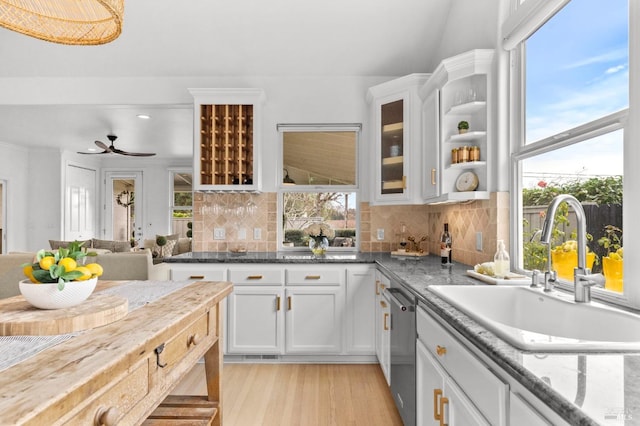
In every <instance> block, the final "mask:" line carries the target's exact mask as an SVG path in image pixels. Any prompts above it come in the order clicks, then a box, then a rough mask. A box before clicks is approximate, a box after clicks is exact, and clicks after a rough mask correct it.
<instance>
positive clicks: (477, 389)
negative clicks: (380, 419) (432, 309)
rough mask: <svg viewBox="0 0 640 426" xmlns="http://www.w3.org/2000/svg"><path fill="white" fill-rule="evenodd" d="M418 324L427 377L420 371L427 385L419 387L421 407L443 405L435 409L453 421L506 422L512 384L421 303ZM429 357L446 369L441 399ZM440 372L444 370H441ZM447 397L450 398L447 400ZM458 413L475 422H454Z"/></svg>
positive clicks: (425, 415)
mask: <svg viewBox="0 0 640 426" xmlns="http://www.w3.org/2000/svg"><path fill="white" fill-rule="evenodd" d="M416 328H417V332H418V342H417V349H418V352H417V353H419V354H420V353H421V355H419V356H418V358H419V359H420V358H422V359H421V360H420V361H419V362H420V363H423V364H424V365H423V367H421V368H422V370H421V371H422V375H423V376H424V377H420V373H416V374H418V376H417V377H416V382H417V383H422V384H423V385H419V387H420V386H424V387H423V388H422V389H420V391H418V394H419V395H422V397H421V398H423V399H419V400H418V401H419V403H418V407H419V408H418V411H420V410H425V409H426V410H429V407H434V405H435V406H437V407H439V408H438V411H436V412H435V413H436V414H437V413H440V414H441V415H442V416H444V420H447V419H448V421H449V424H451V425H454V424H457V425H465V424H491V425H495V426H500V425H506V424H507V420H506V416H507V397H508V392H509V387H508V385H507V384H506V383H504V382H503V381H502V380H501V379H500V378H499V377H497V376H496V375H495V374H494V373H493V372H492V371H491V370H490V369H489V368H488V367H487V366H486V365H485V364H484V363H482V362H481V361H480V360H479V359H478V358H476V357H475V355H474V354H472V353H471V352H469V350H468V349H467V348H466V347H464V345H462V344H461V343H460V342H459V341H458V340H456V339H455V338H454V337H453V335H451V334H450V333H449V332H448V331H447V330H446V329H445V328H444V327H443V326H442V325H440V324H439V323H438V321H437V320H436V319H434V318H433V317H431V316H430V315H429V314H428V313H427V311H426V310H425V309H424V308H423V307H421V306H419V307H418V309H417V310H416ZM429 361H432V364H433V363H435V364H436V366H438V367H440V369H441V371H442V372H444V385H443V388H442V394H441V396H439V398H440V399H438V398H436V395H435V394H434V392H435V391H434V389H436V390H437V389H438V388H430V387H429V386H431V385H433V384H434V383H436V382H437V381H438V380H439V379H437V378H436V379H434V378H433V372H432V371H429V369H428V363H429ZM417 368H418V367H417V366H416V369H417ZM439 375H440V376H442V375H443V374H441V373H439ZM434 380H435V381H434ZM438 383H439V382H438ZM430 393H431V395H430ZM448 395H450V396H448ZM454 396H455V397H454ZM443 397H444V398H447V399H445V400H444V401H443V400H442V398H443ZM427 413H428V412H427ZM427 413H423V414H421V416H422V418H423V419H427V418H428V417H429V415H428V414H427ZM431 413H433V411H432V412H431ZM456 416H458V418H460V419H471V420H472V421H471V420H469V421H471V423H467V420H458V421H456V422H455V423H454V420H455V418H456ZM432 418H433V416H432ZM445 423H446V421H445ZM425 424H429V423H425Z"/></svg>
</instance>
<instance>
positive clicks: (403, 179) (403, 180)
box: [402, 176, 407, 189]
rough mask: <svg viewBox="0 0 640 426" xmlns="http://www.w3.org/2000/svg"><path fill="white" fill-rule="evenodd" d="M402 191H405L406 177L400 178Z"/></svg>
mask: <svg viewBox="0 0 640 426" xmlns="http://www.w3.org/2000/svg"><path fill="white" fill-rule="evenodd" d="M402 189H407V177H406V176H402Z"/></svg>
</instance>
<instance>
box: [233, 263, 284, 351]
mask: <svg viewBox="0 0 640 426" xmlns="http://www.w3.org/2000/svg"><path fill="white" fill-rule="evenodd" d="M229 281H231V282H232V283H233V284H234V290H233V293H231V294H230V295H229V296H228V297H227V300H228V303H227V306H228V308H227V309H228V327H227V330H228V336H227V350H228V352H229V353H230V354H238V353H240V354H265V355H267V354H280V353H282V351H283V347H284V318H283V315H282V312H283V300H284V290H283V285H284V271H283V270H282V268H280V267H274V266H272V265H262V266H255V267H243V266H239V265H234V266H232V267H231V268H230V269H229Z"/></svg>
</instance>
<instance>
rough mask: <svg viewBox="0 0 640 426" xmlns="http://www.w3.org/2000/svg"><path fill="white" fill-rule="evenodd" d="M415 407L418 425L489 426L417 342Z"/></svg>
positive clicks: (424, 347)
mask: <svg viewBox="0 0 640 426" xmlns="http://www.w3.org/2000/svg"><path fill="white" fill-rule="evenodd" d="M416 407H417V413H416V424H417V425H418V426H427V425H442V424H447V425H451V426H466V425H477V426H483V425H486V426H489V422H487V420H486V419H485V418H484V417H483V416H482V414H481V413H480V412H479V411H478V410H477V409H476V408H475V406H474V405H473V403H472V402H471V401H470V400H469V398H467V396H466V395H465V393H464V392H463V391H462V390H461V389H460V388H459V387H458V386H457V385H456V384H455V382H454V381H453V380H452V379H451V378H450V377H449V376H448V375H447V373H446V372H445V370H443V369H442V367H441V366H440V365H439V364H438V361H436V360H435V359H434V358H433V356H432V355H431V354H430V353H429V351H428V350H427V348H426V346H425V345H424V344H423V343H422V342H421V341H420V340H418V341H417V347H416ZM519 424H524V423H519Z"/></svg>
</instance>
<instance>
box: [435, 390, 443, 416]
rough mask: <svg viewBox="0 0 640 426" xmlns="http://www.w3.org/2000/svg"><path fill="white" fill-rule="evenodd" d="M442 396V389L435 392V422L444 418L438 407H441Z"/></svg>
mask: <svg viewBox="0 0 640 426" xmlns="http://www.w3.org/2000/svg"><path fill="white" fill-rule="evenodd" d="M441 396H442V389H434V390H433V420H440V418H441V417H442V413H440V412H439V411H438V407H439V406H440V405H439V404H440V401H439V398H440V397H441Z"/></svg>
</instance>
